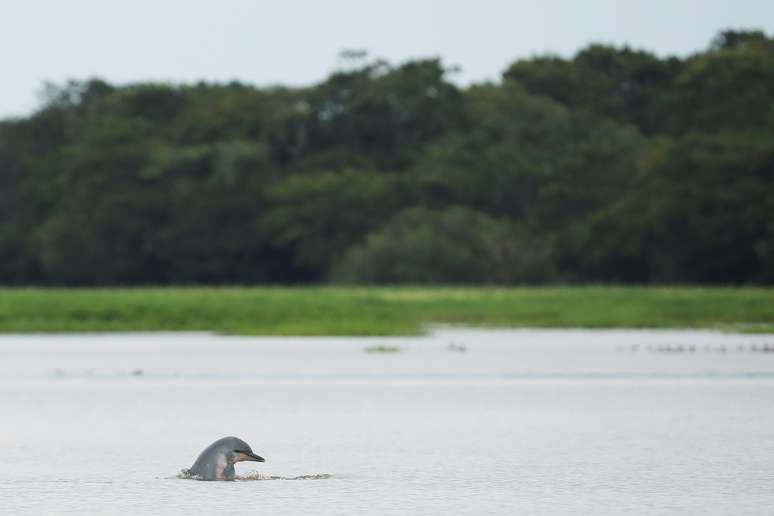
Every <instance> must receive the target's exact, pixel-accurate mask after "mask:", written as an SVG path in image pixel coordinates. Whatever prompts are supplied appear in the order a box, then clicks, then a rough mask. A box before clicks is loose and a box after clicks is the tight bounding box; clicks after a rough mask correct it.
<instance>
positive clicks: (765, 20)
mask: <svg viewBox="0 0 774 516" xmlns="http://www.w3.org/2000/svg"><path fill="white" fill-rule="evenodd" d="M0 7H2V9H0V64H1V65H2V82H0V93H1V94H0V117H7V116H11V115H22V114H26V113H29V112H30V110H32V109H34V108H35V107H37V105H38V102H39V99H38V93H39V92H40V90H41V87H42V85H43V83H44V81H53V82H58V83H61V82H64V81H66V80H67V79H68V78H74V79H85V78H89V77H101V78H104V79H106V80H108V81H110V82H114V83H119V84H125V83H128V82H135V81H145V80H162V81H174V82H191V81H198V80H201V79H203V80H207V81H229V80H232V79H237V80H240V81H243V82H248V83H252V84H257V85H266V84H277V83H282V84H288V85H301V84H310V83H313V82H316V81H319V80H320V79H322V78H324V77H325V76H326V75H327V74H328V73H329V72H331V71H332V70H333V69H335V68H336V66H337V63H338V58H337V56H338V54H339V52H340V51H341V50H343V49H367V50H368V51H369V52H370V54H371V55H372V56H374V57H381V58H386V59H388V60H389V61H391V62H394V63H399V62H402V61H404V60H406V59H409V58H415V57H430V56H440V57H442V58H443V60H444V62H445V63H446V64H448V65H459V66H460V67H461V68H462V72H461V73H459V74H458V76H457V80H458V81H459V82H462V83H468V82H471V81H482V80H487V79H497V78H498V77H499V75H500V73H501V72H502V71H503V70H504V69H505V67H506V66H507V65H508V64H509V63H510V62H512V61H514V60H515V59H517V58H520V57H528V56H530V55H533V54H537V53H546V52H551V53H558V54H561V55H565V56H570V55H572V54H574V53H575V52H576V51H577V50H578V49H580V48H582V47H583V46H585V45H587V44H589V43H591V42H602V43H613V44H617V45H622V44H629V45H630V46H633V47H636V48H645V49H649V50H652V51H655V52H656V53H658V54H661V55H666V54H677V55H686V54H690V53H693V52H696V51H698V50H701V49H703V48H705V47H706V46H707V44H708V43H709V41H710V39H711V38H712V37H713V36H714V35H715V34H716V33H717V31H718V30H719V29H721V28H726V27H735V28H759V29H763V30H765V31H766V32H767V33H769V34H772V33H774V0H530V1H520V0H437V1H431V0H389V1H388V0H360V1H357V0H305V1H301V0H278V1H266V0H220V1H214V0H210V1H203V0H131V1H128V0H123V1H120V2H118V1H111V0H67V1H58V0H46V1H44V0H0Z"/></svg>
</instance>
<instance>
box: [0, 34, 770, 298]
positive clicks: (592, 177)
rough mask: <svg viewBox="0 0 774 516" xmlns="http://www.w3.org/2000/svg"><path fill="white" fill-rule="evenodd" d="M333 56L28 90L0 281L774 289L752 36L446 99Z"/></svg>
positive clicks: (618, 58) (762, 91)
mask: <svg viewBox="0 0 774 516" xmlns="http://www.w3.org/2000/svg"><path fill="white" fill-rule="evenodd" d="M352 56H355V57H357V55H356V54H352ZM350 61H351V62H349V63H348V64H347V65H346V66H343V67H342V69H341V70H339V71H336V72H334V73H332V74H331V75H330V76H329V77H328V78H327V79H326V80H324V81H323V82H321V83H319V84H316V85H313V86H310V87H303V88H285V87H264V88H258V87H253V86H250V85H245V84H241V83H230V84H206V83H199V84H193V85H183V86H179V85H171V84H134V85H128V86H120V87H117V86H114V85H111V84H107V83H106V82H104V81H102V80H99V79H91V80H86V81H76V82H71V83H69V84H66V85H61V86H58V87H54V86H50V87H48V89H47V92H46V100H45V102H44V103H43V105H42V106H41V108H40V109H39V110H38V111H36V112H35V113H34V114H32V115H31V116H29V117H27V118H20V119H8V120H4V121H2V122H0V283H4V284H67V285H116V284H172V283H174V284H200V283H215V284H226V283H242V284H251V283H301V282H324V281H336V282H354V283H401V282H408V283H484V284H513V283H549V282H563V283H581V282H632V283H761V284H771V283H774V38H771V37H767V35H765V34H764V33H761V32H756V31H725V32H723V33H721V34H719V35H718V36H717V37H716V38H715V39H714V40H713V41H712V42H711V43H710V45H709V46H708V48H707V49H706V51H703V52H700V53H697V54H695V55H692V56H688V57H686V58H676V57H666V58H664V57H659V56H656V55H654V54H652V53H649V52H646V51H641V50H633V49H630V48H627V47H623V48H618V47H612V46H604V45H591V46H589V47H587V48H585V49H583V50H581V51H580V52H578V53H577V55H575V56H574V57H573V58H570V59H565V58H561V57H556V56H539V57H534V58H530V59H525V60H520V61H517V62H515V63H513V64H512V65H511V66H509V67H508V68H507V69H506V70H505V71H504V72H503V74H502V79H501V80H500V81H498V82H496V83H487V84H476V85H471V86H468V87H464V88H463V87H459V86H457V85H455V83H454V82H453V81H452V79H453V73H454V70H453V69H449V68H447V67H446V66H445V65H444V64H443V63H442V62H440V61H439V60H436V59H427V60H417V61H410V62H407V63H403V64H400V65H393V64H389V63H386V62H383V61H380V60H356V59H351V60H350ZM257 65H258V64H257V63H254V64H252V65H250V66H257Z"/></svg>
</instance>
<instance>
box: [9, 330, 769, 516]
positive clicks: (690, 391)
mask: <svg viewBox="0 0 774 516" xmlns="http://www.w3.org/2000/svg"><path fill="white" fill-rule="evenodd" d="M766 346H769V347H772V346H774V338H773V337H772V336H767V335H733V334H721V333H713V332H672V331H647V332H635V331H612V332H595V331H551V330H543V331H530V330H516V331H499V330H498V331H471V330H442V331H439V332H437V333H435V334H433V335H431V336H429V337H425V338H422V337H417V338H365V339H343V338H320V339H315V338H289V339H283V338H247V337H219V336H212V335H206V334H182V335H179V334H147V335H130V334H123V335H67V336H40V335H27V336H0V409H1V410H2V425H0V513H1V514H17V513H27V514H49V513H56V514H61V513H75V514H89V513H98V514H105V513H110V514H138V513H153V514H165V513H166V514H180V513H182V512H189V511H190V512H193V513H215V512H219V511H224V510H226V511H228V512H230V513H234V514H254V513H255V512H264V513H267V514H354V513H369V514H407V513H413V514H476V515H478V514H513V513H525V514H556V513H566V514H578V513H588V514H592V513H593V514H600V513H608V514H619V513H623V512H630V513H673V512H684V513H688V514H697V513H701V514H713V513H714V514H737V513H744V514H766V513H767V512H769V510H770V507H772V506H774V490H772V489H771V485H772V482H773V481H774V469H773V468H772V467H771V464H772V461H773V460H774V432H771V428H774V410H773V409H774V353H767V352H765V351H760V350H764V349H765V348H766ZM378 347H384V348H399V349H400V352H386V353H381V352H370V353H368V352H365V351H364V350H366V349H368V348H378ZM754 348H755V350H754ZM679 349H682V350H683V351H682V352H681V351H677V350H679ZM691 349H693V351H690V350H691ZM721 350H725V351H721ZM222 435H239V436H240V437H243V438H244V439H245V440H247V441H248V442H250V443H251V444H253V445H254V447H255V449H256V450H260V453H261V455H262V456H265V457H266V458H267V462H266V463H262V464H260V466H255V465H254V464H251V465H249V466H248V465H246V464H244V463H239V464H237V465H236V469H237V475H238V481H236V482H181V481H180V478H182V477H181V476H179V475H178V476H176V475H175V474H176V472H179V471H180V468H181V466H184V465H190V464H191V463H192V462H193V460H194V459H195V458H196V456H197V455H198V454H199V452H200V451H201V449H202V447H203V446H204V445H206V444H207V443H210V442H212V440H213V439H215V438H217V437H219V436H222ZM312 472H326V473H325V474H310V473H312ZM328 473H329V474H328ZM239 480H241V481H239ZM254 480H326V481H325V482H253V481H254Z"/></svg>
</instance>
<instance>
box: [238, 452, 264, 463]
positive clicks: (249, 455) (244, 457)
mask: <svg viewBox="0 0 774 516" xmlns="http://www.w3.org/2000/svg"><path fill="white" fill-rule="evenodd" d="M239 453H240V454H241V455H242V460H249V461H253V462H266V459H264V458H263V457H261V456H260V455H256V454H254V453H253V452H249V451H240V452H239Z"/></svg>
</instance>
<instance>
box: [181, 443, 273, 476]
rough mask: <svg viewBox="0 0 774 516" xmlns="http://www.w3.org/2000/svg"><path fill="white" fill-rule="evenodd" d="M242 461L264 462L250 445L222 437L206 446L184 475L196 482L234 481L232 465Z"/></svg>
mask: <svg viewBox="0 0 774 516" xmlns="http://www.w3.org/2000/svg"><path fill="white" fill-rule="evenodd" d="M242 461H252V462H265V459H264V458H263V457H261V456H260V455H256V454H255V453H253V450H252V448H250V445H249V444H247V443H246V442H244V441H243V440H242V439H239V438H238V437H224V438H222V439H218V440H217V441H215V442H214V443H212V444H211V445H209V446H207V448H205V449H204V451H203V452H201V453H200V454H199V457H198V458H197V459H196V462H194V464H193V466H191V468H190V469H188V470H184V473H185V474H186V475H188V476H189V477H191V478H195V479H197V480H234V478H235V476H236V475H235V472H234V464H235V463H237V462H242Z"/></svg>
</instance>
